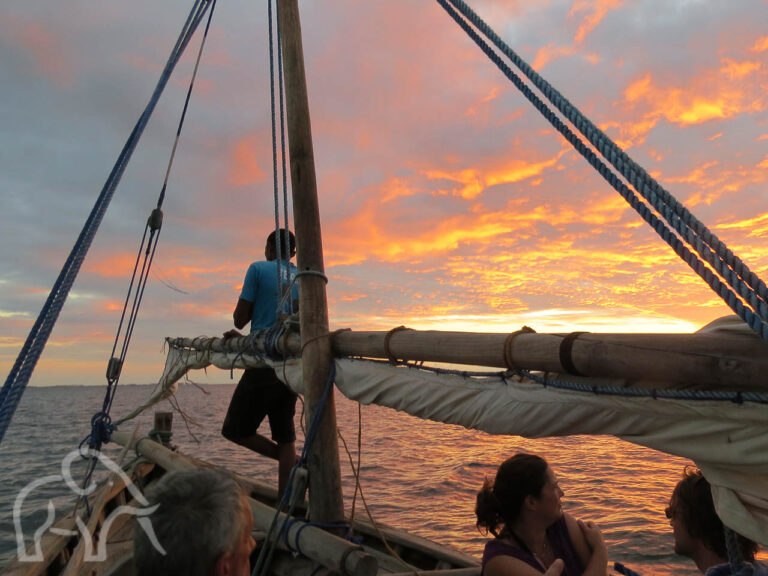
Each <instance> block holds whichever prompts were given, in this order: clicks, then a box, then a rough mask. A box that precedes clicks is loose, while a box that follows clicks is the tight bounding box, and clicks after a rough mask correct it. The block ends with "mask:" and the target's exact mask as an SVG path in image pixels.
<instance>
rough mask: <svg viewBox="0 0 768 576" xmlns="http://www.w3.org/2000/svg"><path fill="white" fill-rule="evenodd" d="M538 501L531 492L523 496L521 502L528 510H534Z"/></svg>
mask: <svg viewBox="0 0 768 576" xmlns="http://www.w3.org/2000/svg"><path fill="white" fill-rule="evenodd" d="M538 503H539V501H538V500H537V499H536V498H535V497H534V496H533V495H532V494H528V496H526V497H525V500H523V504H524V505H525V507H526V508H528V509H529V510H535V509H536V505H537V504H538Z"/></svg>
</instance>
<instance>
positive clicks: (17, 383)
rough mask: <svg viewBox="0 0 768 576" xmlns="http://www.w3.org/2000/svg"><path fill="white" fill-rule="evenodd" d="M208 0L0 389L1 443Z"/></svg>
mask: <svg viewBox="0 0 768 576" xmlns="http://www.w3.org/2000/svg"><path fill="white" fill-rule="evenodd" d="M207 6H208V2H207V1H203V0H196V1H195V3H194V5H193V7H192V10H191V12H190V14H189V16H188V18H187V20H186V22H185V24H184V27H183V29H182V32H181V34H180V36H179V38H178V40H177V41H176V44H175V45H174V49H173V51H172V52H171V56H170V57H169V59H168V62H167V63H166V65H165V68H164V69H163V72H162V74H161V75H160V79H159V80H158V83H157V85H156V87H155V90H154V92H153V94H152V97H151V98H150V101H149V103H148V104H147V107H146V108H145V109H144V111H143V112H142V114H141V116H140V117H139V120H138V121H137V123H136V125H135V126H134V128H133V130H132V131H131V134H130V136H129V137H128V140H127V141H126V143H125V145H124V146H123V149H122V151H121V152H120V155H119V156H118V159H117V161H116V163H115V165H114V167H113V168H112V171H111V172H110V174H109V177H108V178H107V181H106V182H105V184H104V187H103V188H102V190H101V193H100V194H99V197H98V198H97V200H96V202H95V204H94V206H93V208H92V209H91V212H90V214H89V216H88V218H87V219H86V222H85V225H84V226H83V229H82V231H81V232H80V235H79V236H78V239H77V241H76V242H75V245H74V247H73V248H72V251H71V252H70V254H69V256H68V257H67V260H66V262H65V263H64V266H63V267H62V269H61V272H60V273H59V276H58V278H57V279H56V282H55V283H54V285H53V288H52V289H51V292H50V294H49V295H48V298H47V299H46V302H45V304H44V305H43V308H42V309H41V311H40V314H39V315H38V317H37V320H36V321H35V324H34V325H33V327H32V329H31V330H30V333H29V335H28V336H27V339H26V341H25V342H24V345H23V346H22V349H21V351H20V352H19V356H18V357H17V359H16V361H15V363H14V365H13V367H12V368H11V371H10V373H9V374H8V377H7V379H6V381H5V383H4V384H3V388H2V390H0V443H1V442H2V440H3V438H4V437H5V432H6V430H7V429H8V426H9V425H10V422H11V419H12V418H13V414H14V413H15V412H16V408H17V407H18V404H19V402H20V400H21V396H22V394H23V393H24V390H25V389H26V386H27V384H28V383H29V379H30V377H31V376H32V371H33V370H34V368H35V366H36V365H37V361H38V360H39V358H40V355H41V354H42V351H43V349H44V348H45V344H46V343H47V341H48V337H49V336H50V334H51V331H52V330H53V326H54V325H55V323H56V320H57V319H58V316H59V313H60V312H61V309H62V307H63V306H64V302H65V301H66V299H67V295H68V294H69V290H70V289H71V287H72V284H73V283H74V281H75V278H76V277H77V274H78V272H79V271H80V266H81V265H82V262H83V259H84V258H85V255H86V254H87V252H88V249H89V248H90V245H91V242H92V241H93V238H94V236H95V235H96V231H97V230H98V228H99V225H100V224H101V221H102V219H103V217H104V214H105V212H106V210H107V207H108V206H109V203H110V201H111V200H112V196H113V195H114V191H115V189H116V187H117V184H118V183H119V182H120V179H121V177H122V175H123V172H124V171H125V168H126V166H127V164H128V161H129V160H130V157H131V155H132V154H133V151H134V150H135V148H136V145H137V144H138V141H139V139H140V137H141V135H142V133H143V131H144V128H145V127H146V125H147V122H148V121H149V118H150V116H151V115H152V112H153V111H154V109H155V106H156V105H157V102H158V100H159V99H160V95H161V94H162V92H163V89H164V88H165V86H166V84H167V83H168V80H169V78H170V76H171V73H172V72H173V69H174V67H175V66H176V64H177V63H178V61H179V59H180V57H181V54H182V53H183V51H184V48H186V46H187V44H188V43H189V40H190V38H191V36H192V34H193V33H194V31H195V29H196V28H197V25H198V24H199V22H200V19H201V18H202V16H203V14H204V13H205V10H206V9H207Z"/></svg>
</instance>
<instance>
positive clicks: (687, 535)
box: [664, 466, 757, 563]
mask: <svg viewBox="0 0 768 576" xmlns="http://www.w3.org/2000/svg"><path fill="white" fill-rule="evenodd" d="M664 512H665V514H666V516H667V518H669V524H670V526H672V532H673V534H674V537H675V553H676V554H681V555H683V556H688V557H689V558H693V559H694V560H695V561H697V560H698V557H699V556H701V555H702V554H701V553H702V551H709V552H710V553H712V554H714V555H716V556H717V557H718V558H719V559H720V560H721V561H722V562H725V561H727V559H728V552H727V551H726V547H725V533H724V529H723V522H722V521H721V520H720V518H719V517H718V516H717V513H716V512H715V505H714V502H713V501H712V489H711V487H710V485H709V482H707V479H706V478H704V475H703V474H702V473H701V470H699V469H698V468H694V467H692V466H686V467H685V469H684V470H683V478H682V480H680V482H678V483H677V486H675V489H674V490H673V491H672V496H671V497H670V499H669V506H668V507H667V509H666V510H665V511H664ZM738 540H739V546H740V548H741V554H742V557H743V558H744V559H745V560H747V561H749V562H752V561H754V558H755V553H756V552H757V544H755V543H754V542H753V541H752V540H749V539H747V538H744V537H743V536H738ZM697 563H698V562H697Z"/></svg>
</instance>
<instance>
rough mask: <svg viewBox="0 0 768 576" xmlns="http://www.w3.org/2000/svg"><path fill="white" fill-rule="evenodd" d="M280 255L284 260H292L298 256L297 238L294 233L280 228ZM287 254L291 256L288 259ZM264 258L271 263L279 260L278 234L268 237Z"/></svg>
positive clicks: (273, 233)
mask: <svg viewBox="0 0 768 576" xmlns="http://www.w3.org/2000/svg"><path fill="white" fill-rule="evenodd" d="M280 254H281V255H282V259H283V260H290V259H291V258H293V257H294V255H295V254H296V237H295V236H294V235H293V232H291V231H290V230H286V229H285V228H280ZM286 254H289V256H288V257H287V258H286ZM264 256H265V257H266V259H267V260H269V261H272V260H277V234H275V232H274V231H272V233H271V234H270V235H269V236H267V245H266V246H265V247H264Z"/></svg>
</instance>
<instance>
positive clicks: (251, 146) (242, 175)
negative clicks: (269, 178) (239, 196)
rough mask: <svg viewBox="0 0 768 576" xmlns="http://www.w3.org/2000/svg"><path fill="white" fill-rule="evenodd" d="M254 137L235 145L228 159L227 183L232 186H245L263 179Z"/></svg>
mask: <svg viewBox="0 0 768 576" xmlns="http://www.w3.org/2000/svg"><path fill="white" fill-rule="evenodd" d="M255 141H256V138H255V136H253V137H248V138H242V139H240V140H238V141H237V142H236V143H235V146H234V150H233V151H232V153H231V157H230V166H229V177H228V179H227V182H228V183H229V184H232V185H233V186H247V185H249V184H255V183H257V182H260V181H262V180H263V179H264V172H263V171H262V169H261V167H259V163H258V161H257V159H256V158H257V157H258V149H257V147H256V144H255V143H254V142H255Z"/></svg>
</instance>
